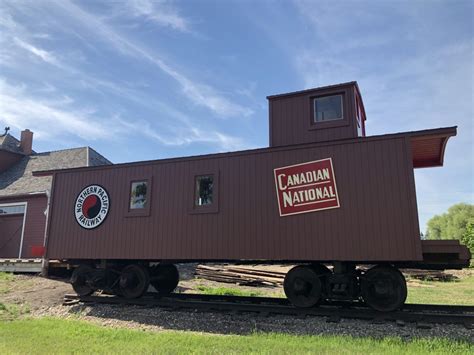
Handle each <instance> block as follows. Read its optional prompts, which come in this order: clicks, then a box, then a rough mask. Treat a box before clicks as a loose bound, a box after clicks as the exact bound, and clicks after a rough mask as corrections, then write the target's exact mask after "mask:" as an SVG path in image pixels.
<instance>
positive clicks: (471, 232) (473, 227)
mask: <svg viewBox="0 0 474 355" xmlns="http://www.w3.org/2000/svg"><path fill="white" fill-rule="evenodd" d="M461 243H463V244H464V245H466V246H467V247H468V248H469V250H470V251H471V254H472V255H473V256H474V223H472V222H469V223H468V224H467V226H466V232H465V233H464V234H463V236H462V237H461ZM471 260H472V259H471ZM471 265H472V261H471Z"/></svg>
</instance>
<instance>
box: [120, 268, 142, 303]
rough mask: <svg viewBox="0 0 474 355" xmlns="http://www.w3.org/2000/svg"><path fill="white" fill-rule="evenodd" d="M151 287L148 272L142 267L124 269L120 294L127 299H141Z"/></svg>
mask: <svg viewBox="0 0 474 355" xmlns="http://www.w3.org/2000/svg"><path fill="white" fill-rule="evenodd" d="M149 285H150V276H149V275H148V270H147V269H146V268H145V267H143V266H141V265H136V264H132V265H128V266H126V267H124V268H123V270H122V272H121V274H120V280H119V287H120V292H118V294H120V295H122V296H123V297H125V298H138V297H141V296H142V295H143V294H144V293H145V292H146V291H147V290H148V286H149Z"/></svg>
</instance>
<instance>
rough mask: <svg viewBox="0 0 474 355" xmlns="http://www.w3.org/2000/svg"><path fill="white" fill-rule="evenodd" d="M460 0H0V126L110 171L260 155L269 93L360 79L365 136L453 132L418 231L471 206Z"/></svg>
mask: <svg viewBox="0 0 474 355" xmlns="http://www.w3.org/2000/svg"><path fill="white" fill-rule="evenodd" d="M473 14H474V8H473V3H472V1H469V0H466V1H463V0H451V1H436V0H430V1H428V0H424V1H421V0H412V1H375V0H374V1H351V0H345V1H324V0H318V1H316V0H315V1H305V0H301V1H300V0H295V1H292V0H288V1H265V0H258V1H250V0H235V1H233V0H225V1H222V0H220V1H219V0H216V1H211V0H192V1H191V0H187V1H167V0H156V1H151V0H128V1H125V0H123V1H92V0H89V1H70V0H60V1H53V0H51V1H46V0H43V1H41V0H40V1H38V0H36V1H21V0H13V1H10V0H1V1H0V130H1V128H3V126H10V127H11V133H12V134H13V135H14V136H17V137H19V134H20V131H21V130H23V129H25V128H29V129H30V130H32V131H33V132H34V149H35V150H36V151H38V152H41V151H51V150H59V149H67V148H72V147H79V146H91V147H93V148H94V149H95V150H97V151H98V152H99V153H101V154H103V155H104V156H105V157H107V158H109V159H110V160H111V161H113V162H114V163H120V162H129V161H138V160H149V159H160V158H167V157H181V156H189V155H197V154H207V153H215V152H226V151H235V150H243V149H251V148H257V147H267V146H268V103H267V100H266V96H268V95H272V94H278V93H284V92H291V91H296V90H302V89H307V88H313V87H319V86H324V85H331V84H336V83H342V82H347V81H353V80H355V81H357V82H358V84H359V87H360V89H361V93H362V98H363V100H364V104H365V109H366V113H367V121H366V132H367V135H377V134H384V133H395V132H403V131H411V130H419V129H429V128H437V127H447V126H454V125H457V126H458V135H457V136H456V137H453V138H451V139H450V141H449V142H448V145H447V149H446V155H445V165H444V167H443V168H430V169H417V170H416V171H415V179H416V187H417V201H418V209H419V216H420V226H421V229H422V231H424V230H425V224H426V222H427V220H428V219H429V218H431V217H432V216H433V215H435V214H440V213H443V212H445V211H446V210H447V208H448V207H449V206H451V205H453V204H455V203H458V202H467V203H474V171H473V166H474V145H473V138H474V127H473V120H474V115H473V114H474V102H473V100H474V99H473V81H474V77H473V59H474V58H473V51H474V46H473V43H474V42H473V18H474V15H473Z"/></svg>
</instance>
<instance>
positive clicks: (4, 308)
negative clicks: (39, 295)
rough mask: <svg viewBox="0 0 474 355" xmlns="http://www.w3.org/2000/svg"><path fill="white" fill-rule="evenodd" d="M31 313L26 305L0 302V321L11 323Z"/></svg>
mask: <svg viewBox="0 0 474 355" xmlns="http://www.w3.org/2000/svg"><path fill="white" fill-rule="evenodd" d="M29 312H30V308H29V307H28V305H26V304H9V303H1V302H0V321H10V320H14V319H17V318H18V317H19V316H21V315H24V314H27V313H29Z"/></svg>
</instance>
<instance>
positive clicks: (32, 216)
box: [21, 195, 48, 258]
mask: <svg viewBox="0 0 474 355" xmlns="http://www.w3.org/2000/svg"><path fill="white" fill-rule="evenodd" d="M24 201H26V202H28V209H27V213H26V221H25V235H24V237H23V247H22V251H21V257H22V258H32V257H37V255H33V253H32V248H33V247H38V246H43V245H44V230H45V228H46V216H45V214H44V211H45V210H46V206H47V203H48V199H47V197H46V196H45V195H41V196H37V197H30V198H27V199H25V200H24Z"/></svg>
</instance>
